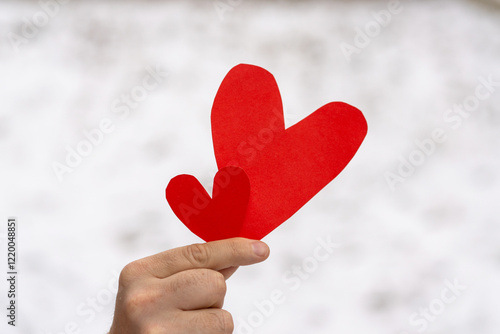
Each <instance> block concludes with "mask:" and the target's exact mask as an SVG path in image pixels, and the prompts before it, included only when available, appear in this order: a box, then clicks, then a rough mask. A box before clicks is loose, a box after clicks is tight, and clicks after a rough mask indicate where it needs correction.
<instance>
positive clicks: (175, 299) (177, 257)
mask: <svg viewBox="0 0 500 334" xmlns="http://www.w3.org/2000/svg"><path fill="white" fill-rule="evenodd" d="M268 256H269V247H268V246H267V245H266V244H265V243H263V242H261V241H255V240H249V239H243V238H234V239H227V240H221V241H213V242H209V243H205V244H195V245H190V246H185V247H180V248H175V249H172V250H169V251H166V252H162V253H159V254H156V255H153V256H149V257H146V258H144V259H141V260H137V261H134V262H132V263H129V264H128V265H127V266H125V268H124V269H123V270H122V272H121V274H120V284H119V289H118V295H117V298H116V307H115V316H114V320H113V325H112V327H111V330H110V333H109V334H142V333H148V334H152V333H154V334H162V333H165V334H181V333H182V334H184V333H189V334H198V333H200V334H212V333H214V334H215V333H221V334H222V333H232V332H233V329H234V324H233V319H232V317H231V314H230V313H229V312H227V311H225V310H222V306H223V304H224V297H225V295H226V280H227V279H228V278H229V277H230V276H231V275H232V274H233V273H234V272H235V271H236V270H237V269H238V267H239V266H242V265H250V264H255V263H259V262H262V261H264V260H265V259H267V257H268Z"/></svg>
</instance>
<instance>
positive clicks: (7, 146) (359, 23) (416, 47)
mask: <svg viewBox="0 0 500 334" xmlns="http://www.w3.org/2000/svg"><path fill="white" fill-rule="evenodd" d="M233 3H235V5H234V8H233V9H232V10H231V11H228V12H226V13H225V16H224V20H222V19H221V18H220V17H219V16H218V14H217V12H216V10H215V9H214V3H213V2H212V1H208V0H207V1H192V2H189V1H168V2H160V1H148V2H145V1H143V2H140V1H137V2H135V1H129V2H118V1H116V2H113V1H112V2H91V1H90V2H89V1H87V2H84V1H76V0H75V1H70V2H68V3H67V4H65V5H61V7H60V9H59V12H58V14H57V15H55V16H54V17H53V18H52V19H51V20H50V22H48V24H46V25H45V26H43V27H41V28H40V29H39V31H38V32H36V33H34V34H33V36H31V37H30V38H29V39H27V41H26V43H24V44H22V45H20V47H19V49H18V50H15V49H14V47H13V45H12V43H11V40H12V36H13V35H12V34H17V35H22V30H23V25H25V24H26V21H25V20H26V19H28V20H31V19H32V18H33V16H36V15H37V13H39V12H40V11H41V10H42V9H41V7H40V5H39V3H38V2H34V1H33V2H22V1H2V2H1V3H0V27H1V33H2V41H1V46H0V78H1V79H0V152H1V155H2V158H1V160H0V166H1V171H2V173H1V174H0V203H1V205H0V219H1V220H2V221H6V219H7V217H8V216H11V215H15V216H17V217H18V219H19V222H20V231H19V232H20V241H19V243H20V251H21V256H20V259H19V260H20V273H21V276H20V283H19V284H20V285H19V290H20V295H19V298H20V299H19V305H20V313H19V324H20V326H19V328H18V329H16V330H12V329H11V328H8V330H7V331H6V328H7V326H6V324H5V322H6V321H5V318H4V315H2V316H1V319H4V320H2V321H1V322H2V323H1V324H0V331H1V332H2V333H4V332H8V333H30V334H31V333H35V334H42V333H43V334H50V333H52V334H55V333H73V332H75V333H105V332H106V330H107V329H108V328H109V325H110V323H111V320H112V314H113V306H114V305H113V304H114V301H111V299H110V298H109V297H110V294H111V293H110V292H109V288H108V285H109V284H110V283H113V280H114V275H115V272H119V271H120V270H121V268H122V267H123V266H124V265H125V264H127V263H128V262H131V261H133V260H135V259H139V258H142V257H144V256H147V255H150V254H154V253H158V252H160V251H163V250H166V249H170V248H173V247H177V246H181V245H185V244H190V243H194V242H199V239H197V238H196V237H195V236H194V235H192V234H191V233H190V232H189V231H188V230H187V229H186V228H185V227H184V226H183V225H182V224H181V223H180V222H179V221H178V220H177V218H176V217H175V216H174V215H173V213H172V212H171V210H170V208H169V207H168V205H167V203H166V201H165V199H164V189H165V186H166V184H167V183H168V181H169V180H170V178H172V177H173V176H175V175H177V174H180V173H189V174H193V175H195V176H197V177H198V178H199V179H200V180H201V182H202V183H203V184H204V185H205V186H206V187H207V188H210V187H211V182H212V178H213V175H214V174H215V172H216V166H215V160H214V157H213V149H212V146H211V134H210V121H209V120H210V118H209V114H210V108H211V105H212V101H213V98H214V96H215V93H216V90H217V88H218V86H219V84H220V82H221V81H222V79H223V77H224V75H225V74H226V73H227V72H228V71H229V69H230V68H231V67H233V66H234V65H236V64H238V63H250V64H256V65H259V66H262V67H264V68H266V69H267V70H269V71H270V72H271V73H273V74H274V76H275V77H276V80H277V82H278V84H279V86H280V89H281V93H282V96H283V100H284V104H285V109H286V121H287V124H288V125H290V124H293V123H295V122H298V121H299V120H300V119H302V118H303V117H305V116H307V115H308V114H309V113H311V112H312V111H313V110H315V109H316V108H318V107H320V106H321V105H323V104H325V103H327V102H329V101H336V100H341V101H345V102H348V103H350V104H352V105H354V106H357V107H358V108H359V109H361V110H362V111H363V112H364V114H365V116H366V118H367V120H368V124H369V133H368V136H367V138H366V140H365V142H364V143H363V145H362V147H361V149H360V151H359V153H358V154H357V156H356V157H355V158H354V159H353V161H352V162H351V163H350V164H349V165H348V167H347V168H346V169H345V171H344V172H343V173H342V174H341V175H340V176H339V177H338V178H337V179H336V180H335V181H334V182H333V183H332V184H330V185H329V186H328V187H327V188H325V189H324V190H323V191H322V192H321V193H320V194H319V195H318V196H317V197H315V198H314V199H313V200H312V201H311V202H310V203H308V205H306V206H305V207H304V208H303V209H302V210H301V211H300V212H299V213H298V214H297V215H295V216H294V217H293V218H292V219H290V220H289V221H288V222H287V223H286V224H284V225H283V226H281V227H280V228H279V229H278V230H276V231H274V232H273V233H272V234H270V235H269V236H268V237H266V238H265V241H266V242H267V243H268V244H269V245H270V247H271V251H272V255H271V257H270V259H269V260H268V261H267V262H265V263H263V264H260V265H257V266H253V267H248V268H242V269H241V270H240V271H239V272H238V273H237V274H236V275H235V276H234V277H233V278H231V280H230V281H229V283H228V284H229V291H228V296H227V301H226V308H227V309H228V310H229V311H230V312H232V314H233V316H234V318H235V320H236V324H237V326H238V325H239V326H241V325H242V324H243V323H245V322H250V323H254V324H256V323H257V325H258V326H254V327H253V329H252V331H253V332H255V333H262V334H263V333H273V334H274V333H293V334H303V333H319V334H323V333H325V334H326V333H328V334H331V333H342V334H351V333H356V334H359V333H376V334H401V333H408V334H413V333H419V332H420V330H421V329H422V327H421V326H415V325H411V324H410V321H409V318H410V317H411V315H412V314H413V313H414V312H420V309H421V308H429V306H431V305H432V306H433V307H434V310H436V307H437V306H439V305H440V302H439V301H436V300H437V299H439V298H441V291H442V290H443V289H445V288H446V283H445V281H447V280H448V281H450V282H453V281H455V280H458V282H460V284H462V285H465V286H467V289H466V290H465V291H464V292H462V293H461V294H460V296H458V297H457V298H456V300H455V301H454V302H453V303H451V304H446V306H445V309H444V310H439V314H438V315H436V316H435V319H433V320H432V321H430V322H429V323H428V328H427V329H426V331H425V332H426V333H436V334H438V333H439V334H449V333H454V334H470V333H482V334H493V333H495V334H496V333H498V329H499V328H500V318H499V317H498V310H499V309H500V226H499V219H498V214H499V213H500V212H499V211H500V210H499V206H498V199H499V197H500V196H499V195H500V194H499V189H500V178H499V177H500V174H499V172H498V171H499V170H500V156H499V149H498V147H499V144H500V135H499V132H498V131H499V126H500V116H499V112H500V110H499V109H500V108H499V105H500V88H499V87H496V88H495V91H494V92H492V94H491V96H490V97H489V98H487V99H485V100H483V101H480V104H479V106H478V107H477V108H475V110H473V111H472V112H471V113H470V117H468V118H464V119H462V118H460V119H459V120H462V122H461V123H460V124H458V123H452V122H446V121H445V119H444V116H445V115H446V113H447V110H448V109H449V108H452V107H453V105H454V104H460V103H463V102H464V101H472V100H471V96H473V95H474V94H475V91H476V87H478V85H480V79H479V78H480V77H482V78H488V77H489V76H492V77H493V78H494V80H496V82H498V81H500V63H499V59H500V37H499V36H500V7H498V5H495V4H494V3H495V1H490V2H488V1H479V2H472V1H451V0H450V1H444V0H443V1H420V2H418V1H403V2H402V3H403V5H402V6H403V10H402V12H401V13H399V14H397V15H394V16H392V18H391V22H390V24H388V25H387V26H386V27H383V28H382V29H381V32H380V34H379V35H378V36H376V37H374V38H372V39H371V42H370V44H369V45H368V46H367V47H366V48H364V49H362V50H361V51H360V52H359V54H355V55H353V56H352V59H351V61H350V62H349V61H347V59H346V57H345V56H344V55H343V53H342V51H341V48H340V45H341V44H342V43H349V44H353V43H354V42H353V40H354V38H355V35H356V32H355V29H356V27H364V26H365V25H366V24H367V23H368V22H370V21H372V20H373V17H372V14H371V13H372V12H373V11H380V10H386V9H387V6H388V2H386V1H364V2H359V1H350V2H334V1H332V2H327V1H318V2H316V1H290V2H284V1H277V2H265V1H258V2H255V1H241V2H237V1H235V2H233ZM38 15H39V14H38ZM9 36H10V37H9ZM148 67H152V68H155V67H159V68H161V69H163V70H164V71H166V72H168V77H167V78H166V80H165V81H164V82H163V83H162V84H161V85H160V86H159V87H158V88H157V89H155V90H153V91H151V92H150V93H149V95H148V96H147V98H146V99H145V100H144V101H142V102H140V103H139V105H138V106H137V108H135V109H133V110H131V112H130V114H129V115H128V116H125V117H120V115H119V114H117V113H115V112H113V102H114V101H115V100H116V99H117V98H119V97H120V95H121V94H124V93H130V92H131V90H133V89H134V87H136V86H137V85H140V84H141V83H142V79H143V78H144V76H145V75H147V68H148ZM455 116H456V115H455ZM104 118H109V119H111V120H112V122H113V125H114V128H113V131H112V132H111V133H109V134H106V135H105V137H104V140H103V142H102V144H101V145H99V146H97V147H95V149H93V151H92V153H91V154H90V155H89V156H87V157H85V158H84V159H83V161H82V163H81V164H80V165H79V166H78V167H76V168H75V169H74V171H73V172H72V173H68V174H64V176H63V180H62V182H59V181H58V179H57V177H56V174H55V173H54V171H53V167H52V165H53V163H54V162H55V161H57V162H61V163H64V160H65V157H66V155H67V146H70V147H72V148H75V147H76V146H77V144H78V143H79V142H80V141H82V140H84V139H85V136H84V131H90V130H92V129H96V128H98V126H99V123H100V122H101V120H102V119H104ZM459 120H457V121H456V122H458V121H459ZM452 125H455V127H456V128H454V127H452ZM436 128H442V129H443V131H445V133H446V136H447V137H446V141H445V142H444V143H440V144H438V145H437V147H436V149H435V152H434V153H433V154H431V155H430V156H428V157H426V159H425V162H424V163H423V164H422V165H421V166H418V167H417V168H416V171H415V173H414V174H413V175H411V176H410V177H407V178H405V182H402V183H398V184H397V185H396V187H395V190H394V191H393V190H391V188H390V187H389V185H388V183H387V182H386V179H385V174H386V173H387V172H393V173H397V169H398V166H399V164H400V162H399V161H400V160H399V159H400V158H401V157H402V158H404V159H408V158H409V157H410V156H411V155H412V154H413V156H415V154H416V153H414V152H415V150H416V149H417V148H418V147H417V145H416V143H415V142H416V141H421V140H425V139H426V138H430V136H431V134H432V132H433V130H434V129H436ZM1 226H2V227H1V228H0V233H2V234H1V237H2V239H1V244H0V247H1V248H2V251H1V252H2V254H5V248H6V246H5V232H6V231H5V223H2V225H1ZM326 236H331V239H332V240H334V241H335V242H336V243H338V244H339V247H338V249H336V250H335V252H334V254H332V255H331V257H330V258H329V259H328V260H327V261H325V262H322V263H320V264H319V267H318V268H317V269H316V270H312V271H313V272H312V273H311V274H310V275H309V277H308V278H307V279H304V280H302V281H301V282H300V283H301V284H300V288H299V289H296V290H292V289H291V287H292V286H291V284H290V283H287V282H286V281H284V280H283V276H284V275H286V274H287V272H288V271H289V270H290V269H291V268H292V266H294V265H299V266H301V265H302V263H303V261H306V263H310V261H309V262H308V260H310V258H309V259H308V257H310V256H311V255H312V254H313V252H314V249H315V247H317V245H318V241H317V239H318V238H321V237H323V238H325V237H326ZM1 258H2V262H4V261H5V256H4V255H2V256H1ZM1 267H2V268H4V267H5V266H4V265H2V266H1ZM1 281H2V283H1V284H0V291H2V292H1V298H2V299H0V302H2V305H5V303H6V298H5V295H6V294H5V293H4V292H5V291H6V290H5V288H6V286H5V282H4V280H3V279H2V280H1ZM111 285H112V284H111ZM275 289H279V290H281V291H283V292H284V293H285V294H286V301H285V302H284V303H282V304H280V305H276V307H275V310H274V311H273V313H272V315H270V316H265V317H262V316H261V317H260V318H259V315H258V314H257V313H256V312H258V309H257V308H256V306H255V302H260V301H262V300H265V299H269V297H270V295H271V293H272V291H273V290H275ZM111 290H113V288H112V287H111ZM89 298H95V299H97V300H98V302H97V305H95V309H96V310H98V311H90V310H92V309H91V308H90V306H89V304H88V303H89V300H91V299H89ZM441 305H442V304H441ZM2 309H4V307H2ZM3 313H4V311H2V314H3ZM419 317H420V316H419ZM263 318H265V319H263ZM261 319H262V320H263V321H261ZM419 319H423V318H421V317H420V318H419ZM424 322H425V321H424ZM73 326H78V328H79V329H80V330H78V331H73V330H72V329H71V328H72V327H73ZM252 331H248V330H246V331H245V330H240V331H239V333H242V334H243V333H248V332H252Z"/></svg>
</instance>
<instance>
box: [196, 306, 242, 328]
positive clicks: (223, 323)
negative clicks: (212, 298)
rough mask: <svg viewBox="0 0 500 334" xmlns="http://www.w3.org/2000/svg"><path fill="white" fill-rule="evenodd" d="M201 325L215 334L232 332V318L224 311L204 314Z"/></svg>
mask: <svg viewBox="0 0 500 334" xmlns="http://www.w3.org/2000/svg"><path fill="white" fill-rule="evenodd" d="M201 325H202V326H203V328H207V329H210V330H214V331H215V332H217V333H219V332H220V333H232V332H233V330H234V323H233V317H232V316H231V314H230V313H229V312H227V311H224V310H219V311H218V312H215V311H213V312H207V313H205V314H204V315H203V317H202V319H201Z"/></svg>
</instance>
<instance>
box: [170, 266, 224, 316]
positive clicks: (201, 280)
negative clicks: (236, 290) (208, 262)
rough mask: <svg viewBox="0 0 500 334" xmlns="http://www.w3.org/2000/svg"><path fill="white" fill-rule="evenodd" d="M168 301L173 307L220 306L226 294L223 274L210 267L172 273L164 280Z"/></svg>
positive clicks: (200, 307) (194, 308)
mask: <svg viewBox="0 0 500 334" xmlns="http://www.w3.org/2000/svg"><path fill="white" fill-rule="evenodd" d="M162 281H163V282H164V284H165V290H166V291H167V292H168V293H169V296H170V297H169V303H171V304H172V305H174V306H175V308H177V309H180V310H183V311H187V310H199V309H205V308H222V306H223V305H224V297H225V296H226V290H227V287H226V280H225V278H224V276H223V275H222V274H221V273H219V272H217V271H214V270H210V269H192V270H186V271H182V272H180V273H177V274H174V275H172V276H170V277H168V278H166V279H164V280H162Z"/></svg>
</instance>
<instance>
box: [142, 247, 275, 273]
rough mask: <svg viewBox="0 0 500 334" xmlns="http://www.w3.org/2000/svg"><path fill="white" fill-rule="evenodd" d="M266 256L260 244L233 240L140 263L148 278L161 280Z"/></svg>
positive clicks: (151, 258) (237, 264) (164, 253)
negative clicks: (193, 270) (194, 270)
mask: <svg viewBox="0 0 500 334" xmlns="http://www.w3.org/2000/svg"><path fill="white" fill-rule="evenodd" d="M268 256H269V247H268V246H267V245H266V244H265V243H263V242H262V241H256V240H249V239H244V238H233V239H227V240H220V241H213V242H208V243H205V244H195V245H190V246H185V247H180V248H175V249H172V250H169V251H166V252H163V253H159V254H157V255H153V256H150V257H147V258H144V259H143V260H141V262H142V263H143V265H144V268H145V269H146V270H147V272H148V273H149V274H150V275H153V276H155V277H157V278H165V277H168V276H171V275H174V274H176V273H179V272H181V271H185V270H190V269H198V268H208V269H213V270H217V271H218V270H223V269H226V268H230V267H237V266H244V265H250V264H254V263H259V262H262V261H264V260H265V259H267V257H268ZM229 273H231V272H230V271H229Z"/></svg>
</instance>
